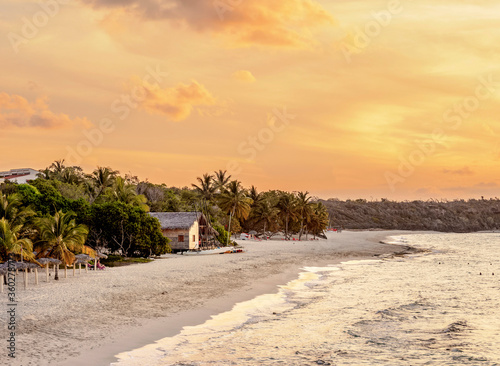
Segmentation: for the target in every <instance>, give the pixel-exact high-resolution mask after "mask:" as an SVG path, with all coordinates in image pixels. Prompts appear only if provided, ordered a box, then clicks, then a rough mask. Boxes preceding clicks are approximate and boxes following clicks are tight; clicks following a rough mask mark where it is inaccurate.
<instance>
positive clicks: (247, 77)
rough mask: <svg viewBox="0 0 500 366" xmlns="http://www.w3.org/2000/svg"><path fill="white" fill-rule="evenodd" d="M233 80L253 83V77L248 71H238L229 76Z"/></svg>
mask: <svg viewBox="0 0 500 366" xmlns="http://www.w3.org/2000/svg"><path fill="white" fill-rule="evenodd" d="M231 76H232V78H233V79H234V80H237V81H240V82H242V83H254V82H255V77H254V76H253V75H252V73H251V72H250V71H248V70H238V71H236V72H234V73H233V75H231Z"/></svg>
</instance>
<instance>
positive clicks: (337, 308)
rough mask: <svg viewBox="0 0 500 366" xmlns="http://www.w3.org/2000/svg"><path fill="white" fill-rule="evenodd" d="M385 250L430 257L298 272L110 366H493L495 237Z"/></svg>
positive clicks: (498, 343)
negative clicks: (269, 289) (407, 250)
mask: <svg viewBox="0 0 500 366" xmlns="http://www.w3.org/2000/svg"><path fill="white" fill-rule="evenodd" d="M388 241H390V242H393V243H398V244H399V243H404V244H407V245H411V246H414V247H417V248H422V249H428V250H429V251H427V252H424V253H419V254H414V255H407V256H404V257H392V258H380V259H376V260H361V261H349V262H344V263H342V264H338V265H330V266H326V267H307V268H303V272H302V273H301V274H300V275H299V277H298V278H297V279H295V280H293V281H291V282H289V283H288V284H286V285H284V286H280V287H279V288H277V291H276V293H273V294H265V295H261V296H258V297H256V298H254V299H253V300H250V301H245V302H241V303H238V304H236V305H235V306H234V307H233V309H232V310H230V311H228V312H225V313H221V314H218V315H216V316H213V317H212V318H211V319H210V320H208V321H207V322H205V323H204V324H200V325H197V326H193V327H185V328H184V329H183V330H182V331H181V332H180V333H179V334H178V335H176V336H173V337H168V338H164V339H162V340H159V341H158V342H156V343H155V344H151V345H147V346H145V347H142V348H140V349H136V350H131V351H130V352H124V353H122V354H120V355H118V356H117V357H118V359H119V361H118V362H116V363H114V364H112V365H114V366H139V365H140V366H144V365H148V366H166V365H169V366H170V365H175V366H202V365H218V366H219V365H220V366H225V365H256V366H257V365H259V366H260V365H287V366H288V365H337V366H338V365H500V234H499V233H472V234H409V235H403V236H396V237H390V238H388Z"/></svg>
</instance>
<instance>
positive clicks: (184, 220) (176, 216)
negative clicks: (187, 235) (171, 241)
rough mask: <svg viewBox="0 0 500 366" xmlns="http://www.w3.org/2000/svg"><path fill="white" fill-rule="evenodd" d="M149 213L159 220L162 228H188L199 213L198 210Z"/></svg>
mask: <svg viewBox="0 0 500 366" xmlns="http://www.w3.org/2000/svg"><path fill="white" fill-rule="evenodd" d="M149 214H150V215H151V216H152V217H156V218H157V219H158V221H160V225H161V228H162V229H189V228H190V227H191V226H192V225H193V224H194V222H195V221H198V219H199V217H200V215H201V213H199V212H150V213H149Z"/></svg>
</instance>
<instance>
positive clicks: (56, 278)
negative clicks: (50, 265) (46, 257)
mask: <svg viewBox="0 0 500 366" xmlns="http://www.w3.org/2000/svg"><path fill="white" fill-rule="evenodd" d="M55 267H56V274H55V276H54V280H56V281H59V264H56V265H55Z"/></svg>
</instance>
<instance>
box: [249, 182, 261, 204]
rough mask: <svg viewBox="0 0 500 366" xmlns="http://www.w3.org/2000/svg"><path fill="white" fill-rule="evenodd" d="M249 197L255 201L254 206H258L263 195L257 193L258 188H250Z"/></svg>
mask: <svg viewBox="0 0 500 366" xmlns="http://www.w3.org/2000/svg"><path fill="white" fill-rule="evenodd" d="M248 196H249V197H250V198H251V199H252V200H253V203H254V204H257V203H258V202H259V201H260V199H261V197H262V195H261V194H260V193H259V192H258V191H257V188H256V187H255V186H252V187H250V191H249V192H248Z"/></svg>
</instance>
